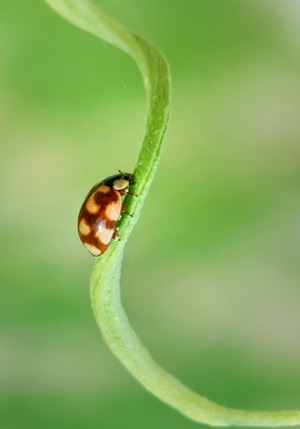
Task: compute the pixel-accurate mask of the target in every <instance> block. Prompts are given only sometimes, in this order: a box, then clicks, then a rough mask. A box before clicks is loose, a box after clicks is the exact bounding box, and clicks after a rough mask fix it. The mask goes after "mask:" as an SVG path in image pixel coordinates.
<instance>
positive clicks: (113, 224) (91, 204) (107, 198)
mask: <svg viewBox="0 0 300 429" xmlns="http://www.w3.org/2000/svg"><path fill="white" fill-rule="evenodd" d="M132 183H133V174H130V173H123V172H121V171H120V172H119V174H115V175H114V176H110V177H108V178H107V179H105V180H103V181H102V182H100V183H98V184H97V185H95V186H94V187H93V188H92V189H91V190H90V192H89V193H88V195H87V197H86V198H85V200H84V202H83V204H82V206H81V209H80V212H79V216H78V234H79V237H80V240H81V241H82V243H83V245H84V246H85V247H86V249H87V250H88V251H89V252H90V253H91V254H92V255H93V256H100V255H102V254H103V253H104V252H105V251H106V249H107V247H108V246H109V243H110V242H111V240H113V239H114V238H116V237H117V225H118V222H119V220H120V217H121V215H122V213H126V211H125V207H124V205H123V201H122V196H124V195H125V194H126V193H127V192H128V188H129V186H130V185H131V184H132Z"/></svg>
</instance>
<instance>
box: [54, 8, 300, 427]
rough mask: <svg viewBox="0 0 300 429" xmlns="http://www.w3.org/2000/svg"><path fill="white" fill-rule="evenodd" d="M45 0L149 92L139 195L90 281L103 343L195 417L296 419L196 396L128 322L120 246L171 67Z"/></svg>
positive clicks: (97, 20)
mask: <svg viewBox="0 0 300 429" xmlns="http://www.w3.org/2000/svg"><path fill="white" fill-rule="evenodd" d="M45 1H46V2H47V3H48V4H49V5H50V6H51V7H52V8H53V9H55V10H56V11H57V12H58V13H60V14H61V15H62V16H64V17H65V18H66V19H67V20H69V21H70V22H72V23H73V24H75V25H76V26H78V27H80V28H82V29H83V30H85V31H88V32H90V33H92V34H94V35H95V36H98V37H99V38H101V39H103V40H105V41H106V42H108V43H111V44H112V45H115V46H117V47H118V48H120V49H122V50H123V51H125V52H127V53H128V54H129V55H130V56H131V57H132V58H133V59H134V60H135V62H136V63H137V65H138V67H139V69H140V71H141V74H142V77H143V81H144V86H145V89H146V93H147V100H148V118H147V123H146V130H145V136H144V141H143V144H142V147H141V150H140V154H139V157H138V161H137V164H136V168H135V171H134V174H135V181H136V184H135V185H134V187H133V189H132V190H133V192H134V193H136V194H137V195H138V198H133V197H130V196H127V197H126V201H125V204H126V207H127V209H128V210H129V211H130V212H131V213H132V214H133V216H132V217H125V216H124V217H123V218H122V220H121V222H120V230H119V234H120V237H121V241H120V242H118V243H111V245H110V246H109V248H108V250H107V251H106V253H105V254H103V255H102V256H101V257H100V258H98V259H97V260H96V263H95V265H94V269H93V271H92V276H91V282H90V291H91V301H92V307H93V311H94V314H95V317H96V320H97V323H98V325H99V327H100V329H101V332H102V334H103V337H104V338H105V340H106V342H107V344H108V345H109V347H110V348H111V350H112V351H113V353H114V354H115V355H116V356H117V357H118V358H119V359H120V361H121V362H122V363H123V365H124V366H125V367H126V368H127V369H128V370H129V371H130V372H131V373H132V374H133V375H134V376H135V377H136V378H137V379H138V380H139V381H140V383H141V384H143V385H144V386H145V388H146V389H148V390H149V391H150V392H152V393H153V394H154V395H156V396H157V397H158V398H160V399H161V400H162V401H164V402H166V403H167V404H169V405H170V406H172V407H174V408H176V409H177V410H178V411H180V412H181V413H183V414H184V415H185V416H187V417H189V418H191V419H193V420H195V421H197V422H201V423H206V424H210V425H216V426H229V425H239V426H289V425H297V424H300V411H278V412H276V411H275V412H263V411H246V410H237V409H230V408H227V407H224V406H222V405H219V404H216V403H214V402H212V401H210V400H208V399H206V398H205V397H203V396H200V395H199V394H197V393H195V392H193V391H192V390H190V389H189V388H187V387H186V386H184V385H183V384H182V383H181V382H180V381H179V380H177V379H176V378H175V377H173V376H172V375H171V374H169V373H167V372H166V371H165V370H163V369H162V368H161V367H160V366H159V365H158V364H157V363H156V362H155V361H154V360H153V359H152V357H151V356H150V354H149V352H148V351H147V350H146V349H145V348H144V347H143V345H142V344H141V342H140V340H139V338H138V337H137V335H136V333H135V332H134V330H133V329H132V328H131V326H130V324H129V322H128V319H127V316H126V314H125V312H124V310H123V307H122V303H121V298H120V275H121V264H122V258H123V251H124V246H125V244H126V241H127V239H128V237H129V234H130V233H131V231H132V229H133V227H134V225H135V223H136V221H137V219H138V217H139V215H140V212H141V209H142V206H143V204H144V201H145V198H146V197H147V194H148V192H149V189H150V186H151V183H152V181H153V178H154V174H155V171H156V168H157V165H158V162H159V158H160V153H161V149H162V145H163V141H164V136H165V132H166V127H167V123H168V117H169V105H170V75H169V69H168V66H167V64H166V62H165V60H164V58H163V56H162V55H161V54H160V52H159V51H158V50H157V49H156V48H155V47H154V46H153V45H152V44H151V43H149V42H148V41H146V40H144V39H142V38H141V37H139V36H137V35H135V34H133V33H130V32H128V31H127V30H126V29H124V28H123V27H121V26H120V25H118V24H116V23H115V22H114V21H112V20H111V19H110V18H109V17H107V16H106V15H105V14H103V13H102V12H101V11H100V10H99V9H98V8H96V6H95V5H93V4H92V3H91V2H89V1H88V0H45Z"/></svg>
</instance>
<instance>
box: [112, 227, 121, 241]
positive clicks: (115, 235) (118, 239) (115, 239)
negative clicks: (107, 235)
mask: <svg viewBox="0 0 300 429" xmlns="http://www.w3.org/2000/svg"><path fill="white" fill-rule="evenodd" d="M118 230H119V228H118V227H117V228H116V229H115V232H114V233H113V236H112V240H114V241H121V238H120V237H119V234H118Z"/></svg>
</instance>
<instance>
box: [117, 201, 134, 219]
mask: <svg viewBox="0 0 300 429" xmlns="http://www.w3.org/2000/svg"><path fill="white" fill-rule="evenodd" d="M123 214H125V215H126V216H130V217H132V214H131V213H129V212H128V211H127V210H126V207H125V205H124V204H122V210H121V215H120V219H121V217H122V216H123Z"/></svg>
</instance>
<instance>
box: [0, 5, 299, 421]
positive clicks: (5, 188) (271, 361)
mask: <svg viewBox="0 0 300 429" xmlns="http://www.w3.org/2000/svg"><path fill="white" fill-rule="evenodd" d="M95 3H97V4H98V5H99V6H102V7H103V10H104V11H105V12H107V13H108V14H110V15H111V16H112V17H115V18H116V19H117V20H118V21H119V22H121V23H123V24H124V25H125V26H127V27H128V28H130V29H131V30H133V31H135V32H138V33H139V34H140V35H143V36H145V37H147V38H148V39H150V40H152V41H153V42H154V43H155V44H157V46H158V47H159V48H160V49H161V50H162V52H164V53H165V55H166V57H167V59H168V61H169V63H170V66H171V71H172V77H173V99H172V115H171V122H170V128H169V132H168V134H167V140H166V145H165V148H164V151H163V156H162V161H161V164H160V167H159V170H158V174H157V176H156V179H155V182H154V185H153V188H152V192H151V195H150V196H149V198H148V200H147V203H146V206H145V208H144V212H143V216H142V218H141V220H140V222H139V224H138V226H137V227H136V229H135V231H134V233H133V235H132V237H131V239H130V241H129V243H128V246H127V251H126V256H125V262H124V269H123V277H122V293H123V302H124V306H125V308H126V311H127V312H128V316H129V319H130V321H131V323H132V325H133V326H134V327H135V329H136V331H137V332H138V334H139V336H140V337H141V339H142V341H143V342H144V344H145V345H146V347H147V348H148V349H149V350H150V351H151V353H152V355H153V356H154V358H155V359H156V360H157V361H158V362H159V363H161V364H162V366H163V367H165V368H166V369H167V370H169V371H170V372H172V373H173V374H174V375H175V376H176V377H178V378H179V379H181V380H182V381H183V382H184V383H186V384H187V385H188V386H190V387H191V388H193V389H195V390H196V391H199V392H200V393H201V394H203V395H205V396H207V397H209V398H210V399H212V400H215V401H218V402H220V403H222V404H224V405H227V406H232V407H243V408H249V409H267V410H268V409H270V410H271V409H284V408H299V407H300V389H299V386H300V364H299V362H300V312H299V305H300V252H299V249H300V199H299V191H300V121H299V112H300V80H299V73H300V60H299V58H300V56H299V49H300V42H299V41H300V2H299V1H286V0H248V1H246V2H241V1H239V0H227V1H226V2H225V1H224V2H223V1H219V0H200V1H199V0H189V1H188V2H186V1H183V0H173V1H165V2H161V1H159V0H152V1H151V2H148V1H141V0H140V1H138V0H126V1H109V0H103V1H102V0H101V1H100V0H95ZM0 34H1V37H0V64H1V65H0V93H1V96H0V110H1V116H0V118H1V119H0V121H1V127H0V141H1V157H0V165H1V167H0V173H1V181H0V189H1V202H2V203H1V212H0V216H1V223H0V230H1V243H2V252H1V260H0V269H1V301H0V320H1V325H0V404H1V405H0V427H1V429H2V428H3V429H4V428H5V429H27V428H28V429H40V428H46V429H47V428H51V429H52V428H72V429H76V428H80V429H81V428H82V427H85V428H90V427H99V428H101V429H117V428H125V429H127V428H128V429H141V428H142V429H148V428H149V429H150V428H163V429H168V428H172V429H177V428H180V429H192V428H196V427H199V425H198V424H196V423H194V422H192V421H189V420H187V419H186V418H184V417H183V416H181V415H180V414H178V413H177V412H176V411H174V410H172V409H171V408H169V407H167V406H165V405H164V404H162V403H160V402H159V401H158V400H157V399H156V398H154V397H152V396H151V395H150V394H148V393H147V392H146V391H145V390H144V389H143V388H142V387H141V386H140V385H139V384H138V383H137V382H136V381H135V380H134V379H133V378H132V377H131V376H130V375H129V374H128V373H127V372H126V370H125V369H124V368H123V367H122V366H121V364H120V363H119V362H118V361H117V360H116V359H115V358H114V356H113V355H112V354H111V352H110V351H109V350H108V348H107V346H106V345H105V344H104V342H103V340H102V337H101V335H100V333H99V331H98V328H97V326H96V323H95V320H94V317H93V314H92V311H91V306H90V302H89V291H88V284H89V276H90V271H91V268H92V266H93V259H92V258H91V256H90V255H89V254H88V253H87V252H86V250H85V249H84V248H83V246H82V245H81V243H80V242H79V239H78V237H77V231H76V221H77V213H78V210H79V208H80V205H81V203H82V201H83V198H84V197H85V195H86V193H87V192H88V190H89V189H90V188H91V186H92V185H93V184H94V183H96V182H98V181H100V180H101V179H104V178H105V177H107V176H110V175H112V174H114V173H116V172H117V171H118V169H122V170H125V171H133V168H134V165H135V161H136V159H137V154H138V150H139V146H140V142H141V139H142V135H143V127H144V123H145V115H146V109H145V94H144V90H143V87H142V82H141V77H140V75H139V72H138V70H137V68H136V66H135V64H134V63H133V62H132V60H131V59H130V58H129V57H128V56H127V55H125V54H123V53H122V52H120V51H118V50H117V49H115V48H114V47H110V46H107V45H106V44H105V43H103V42H101V41H99V40H97V39H96V38H94V37H92V36H90V35H89V34H86V33H84V32H82V31H81V30H79V29H77V28H75V27H73V26H72V25H71V24H69V23H67V22H66V21H64V20H63V19H62V18H61V17H59V16H58V15H56V14H55V13H54V12H53V11H52V10H50V9H49V8H48V7H47V6H46V4H44V3H43V2H42V1H39V0H27V1H26V2H25V1H19V2H12V1H10V0H1V13H0Z"/></svg>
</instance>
